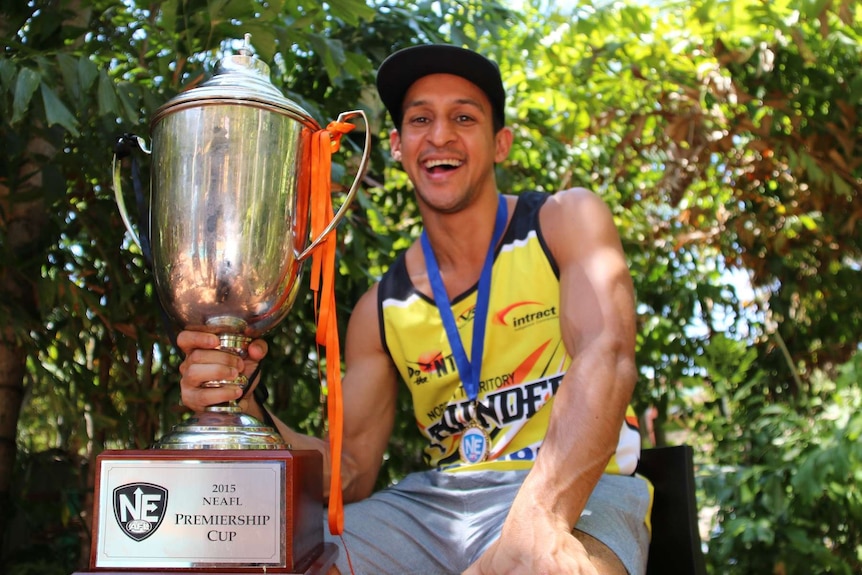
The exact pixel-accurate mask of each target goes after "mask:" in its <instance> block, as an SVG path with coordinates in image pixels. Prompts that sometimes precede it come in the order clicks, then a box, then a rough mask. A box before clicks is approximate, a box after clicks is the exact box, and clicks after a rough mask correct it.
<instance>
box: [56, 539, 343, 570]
mask: <svg viewBox="0 0 862 575" xmlns="http://www.w3.org/2000/svg"><path fill="white" fill-rule="evenodd" d="M337 555H338V547H336V546H335V543H324V544H323V552H322V553H321V554H320V555H318V556H317V557H316V558H315V559H314V561H313V562H312V563H311V564H310V565H308V567H306V568H303V567H302V566H300V567H299V570H298V571H293V572H291V573H289V574H287V575H326V574H327V573H329V570H330V569H331V568H332V567H333V566H334V565H335V558H336V557H337ZM243 571H246V572H248V571H247V570H245V569H244V570H243ZM255 572H256V573H264V572H265V571H264V570H263V569H259V570H257V571H255ZM72 575H177V571H158V570H155V571H140V570H139V571H77V572H75V573H73V574H72ZM183 575H237V571H195V570H190V571H184V572H183Z"/></svg>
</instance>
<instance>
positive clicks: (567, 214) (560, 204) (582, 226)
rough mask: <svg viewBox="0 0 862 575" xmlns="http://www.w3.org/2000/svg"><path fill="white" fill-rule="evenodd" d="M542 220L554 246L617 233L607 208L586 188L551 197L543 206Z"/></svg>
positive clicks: (559, 193)
mask: <svg viewBox="0 0 862 575" xmlns="http://www.w3.org/2000/svg"><path fill="white" fill-rule="evenodd" d="M539 217H540V219H541V224H542V232H543V234H544V235H545V238H546V239H547V240H548V242H549V243H550V244H552V245H553V244H554V243H556V242H565V241H572V240H573V239H575V238H579V237H583V236H584V235H590V236H593V235H595V234H597V233H598V234H600V235H602V234H604V233H607V232H609V231H614V232H615V227H614V223H613V217H612V215H611V212H610V209H609V208H608V206H607V204H606V203H605V201H604V200H603V199H602V198H601V197H600V196H599V195H598V194H596V193H595V192H593V191H591V190H588V189H586V188H570V189H567V190H563V191H560V192H557V193H555V194H553V195H551V197H550V198H548V201H547V202H545V205H544V206H542V211H541V212H540V215H539Z"/></svg>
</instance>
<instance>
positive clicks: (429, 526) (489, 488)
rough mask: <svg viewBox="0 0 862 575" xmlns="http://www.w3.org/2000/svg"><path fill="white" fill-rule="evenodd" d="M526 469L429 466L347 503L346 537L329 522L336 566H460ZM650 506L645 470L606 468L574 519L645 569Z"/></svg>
mask: <svg viewBox="0 0 862 575" xmlns="http://www.w3.org/2000/svg"><path fill="white" fill-rule="evenodd" d="M526 475H527V471H505V472H500V471H479V472H460V473H444V472H440V471H425V472H419V473H413V474H411V475H408V476H407V477H405V478H404V479H403V480H402V481H400V482H399V483H398V484H397V485H393V486H391V487H388V488H386V489H384V490H382V491H379V492H377V493H375V494H374V495H372V496H371V497H369V498H368V499H365V500H363V501H359V502H357V503H351V504H349V505H346V506H345V509H344V534H343V538H344V542H342V540H341V538H339V537H337V536H332V535H330V534H329V528H328V526H324V533H325V536H326V540H327V541H331V542H333V543H336V544H337V545H338V547H339V550H338V560H337V566H338V570H339V571H340V572H341V573H342V575H349V574H350V573H351V569H350V566H352V568H353V571H352V572H353V573H355V575H444V574H445V575H449V574H459V573H461V572H462V571H464V570H465V569H466V568H467V567H469V566H470V564H472V563H473V561H475V560H476V559H478V558H479V556H480V555H481V554H482V553H483V552H484V551H485V550H486V549H487V548H488V547H489V546H490V545H491V543H493V542H494V541H495V540H496V539H497V536H498V535H499V533H500V529H501V527H502V525H503V521H504V520H505V518H506V514H507V513H508V511H509V507H510V505H511V503H512V500H513V499H514V497H515V494H516V493H517V492H518V488H519V487H520V486H521V482H522V481H523V479H524V477H526ZM649 508H650V493H649V488H648V485H647V482H646V481H645V480H644V479H643V478H640V477H628V476H620V475H604V476H602V478H601V480H600V481H599V483H598V485H597V486H596V488H595V489H594V490H593V493H592V495H591V496H590V499H589V501H588V502H587V506H586V508H585V509H584V512H583V513H582V514H581V518H580V520H579V521H578V524H577V525H576V526H575V527H576V529H579V530H581V531H584V532H586V533H588V534H590V535H592V536H593V537H595V538H596V539H598V540H599V541H601V542H602V543H604V544H605V545H607V546H608V547H610V549H611V550H612V551H613V552H614V553H615V554H616V555H617V557H619V558H620V560H621V561H622V563H623V565H625V567H626V569H627V570H628V572H629V573H630V574H631V575H641V574H643V573H644V572H645V570H646V559H647V548H648V546H649V533H648V531H647V527H646V524H645V518H646V517H647V515H648V513H649ZM345 543H346V547H347V549H346V552H345ZM348 556H349V560H350V564H348Z"/></svg>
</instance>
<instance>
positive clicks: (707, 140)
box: [0, 0, 862, 574]
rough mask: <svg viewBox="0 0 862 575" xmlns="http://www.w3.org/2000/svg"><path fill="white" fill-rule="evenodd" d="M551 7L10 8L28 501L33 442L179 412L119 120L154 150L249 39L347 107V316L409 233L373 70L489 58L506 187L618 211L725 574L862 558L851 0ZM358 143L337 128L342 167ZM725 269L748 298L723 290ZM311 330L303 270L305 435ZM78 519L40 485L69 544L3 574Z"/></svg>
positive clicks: (296, 407) (324, 97) (300, 333)
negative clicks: (173, 104)
mask: <svg viewBox="0 0 862 575" xmlns="http://www.w3.org/2000/svg"><path fill="white" fill-rule="evenodd" d="M566 5H567V8H565V9H562V8H558V7H554V6H552V5H549V4H548V3H546V2H544V1H542V0H533V1H532V2H524V3H520V4H519V5H518V9H517V10H513V9H511V8H509V7H508V4H504V3H497V2H479V1H477V0H460V1H458V0H446V1H442V2H441V1H423V2H410V3H402V2H396V3H384V2H376V1H374V2H363V1H361V0H338V1H336V2H326V3H319V2H318V3H315V2H302V1H298V0H276V1H270V2H260V1H257V0H218V1H212V0H208V1H204V0H168V1H165V2H160V3H142V2H129V1H120V0H79V1H78V2H59V3H57V2H43V1H41V0H33V1H30V2H12V3H9V2H7V3H4V5H3V7H2V10H0V11H2V12H3V18H0V32H2V34H0V38H2V40H0V42H2V48H3V50H2V53H0V146H2V149H3V150H4V154H2V155H0V292H2V297H0V325H2V326H9V329H10V330H11V331H12V333H13V335H14V337H13V338H12V340H13V341H14V342H15V345H16V346H18V348H16V349H20V350H21V357H24V358H25V361H26V367H27V369H26V376H25V380H24V382H23V384H24V392H25V403H24V409H23V412H22V416H21V424H20V425H19V427H18V433H17V436H16V441H17V445H18V449H19V454H20V455H21V457H22V461H21V462H20V465H19V472H18V475H17V477H18V478H19V481H18V483H17V484H16V486H17V488H18V489H19V491H18V492H17V493H25V492H24V491H20V490H26V488H27V486H28V484H29V483H28V482H29V481H30V477H31V476H30V475H28V471H27V469H28V466H30V465H36V463H37V462H38V461H39V458H40V457H41V455H40V453H42V452H46V451H49V450H52V449H55V448H59V449H60V450H62V451H63V453H64V456H65V457H67V458H68V459H69V460H70V461H77V458H78V457H82V458H84V460H85V462H86V460H92V458H93V457H94V456H95V455H96V454H97V453H99V452H100V451H101V450H102V449H104V448H106V447H145V446H147V445H149V444H151V443H152V441H153V440H154V439H155V438H157V437H159V436H160V435H162V434H163V433H165V432H166V431H167V430H168V429H169V428H170V426H171V425H173V423H175V422H176V421H177V420H178V419H179V418H180V417H182V415H183V414H182V413H181V412H180V411H179V409H178V408H177V407H176V405H177V399H178V385H177V381H178V374H177V365H178V363H179V361H180V358H179V356H178V354H177V353H176V350H174V349H173V348H172V345H171V342H170V338H169V337H168V332H169V329H168V327H167V326H166V325H165V324H164V323H163V320H162V318H161V317H160V314H159V310H158V306H157V305H156V301H155V296H154V290H153V286H152V282H151V273H150V271H149V269H148V268H147V265H146V263H145V262H144V259H143V256H142V254H141V253H140V250H139V249H138V248H137V247H136V246H135V245H134V244H132V243H131V242H130V241H129V240H128V239H127V237H126V234H125V232H124V229H123V225H122V223H121V222H120V218H119V217H118V214H117V210H116V207H115V205H114V201H113V198H112V189H111V188H112V183H111V181H110V162H111V156H112V150H113V147H114V145H115V143H116V140H117V137H118V136H119V135H120V134H122V133H134V134H138V135H140V136H142V137H145V138H146V137H147V136H148V130H149V126H148V123H149V120H150V118H152V117H153V114H154V112H155V110H156V109H157V108H158V107H159V106H160V105H162V104H163V103H164V102H166V101H167V100H168V99H170V98H171V97H172V96H174V95H176V94H177V93H179V92H180V91H182V90H184V89H188V88H191V87H194V86H196V85H198V84H199V83H200V82H202V81H203V80H204V79H205V78H207V77H208V76H209V74H211V72H212V66H213V64H214V62H216V61H217V60H218V58H219V57H220V56H222V55H223V54H224V53H225V52H228V51H235V50H236V48H237V46H238V41H240V40H241V39H242V37H243V35H244V34H245V33H251V34H252V45H253V47H254V50H255V51H256V53H257V54H258V55H259V57H260V58H261V59H263V60H264V61H265V62H267V63H268V64H270V66H271V69H272V72H273V82H274V83H275V84H276V85H277V86H278V87H279V88H280V89H281V90H282V91H283V92H284V93H285V94H286V95H287V96H288V97H290V98H291V99H293V100H295V101H296V102H297V103H298V104H300V105H301V106H302V107H303V108H304V109H306V110H307V111H308V112H309V113H310V114H311V115H312V116H313V117H314V119H315V120H317V121H318V122H319V123H320V124H321V125H325V124H326V123H328V122H329V121H330V120H333V119H335V118H336V117H337V115H338V114H339V113H341V112H343V111H348V110H353V109H356V108H361V109H363V110H365V111H366V112H367V113H368V114H369V119H370V124H371V126H370V128H369V129H370V131H371V133H372V138H373V143H372V152H371V169H370V171H369V173H368V175H367V177H366V179H365V182H364V186H363V190H362V192H361V193H360V195H359V198H358V201H357V203H356V205H355V206H354V207H352V208H351V210H350V212H349V215H348V218H347V220H348V221H347V222H345V223H344V224H343V225H342V226H340V228H339V230H338V239H339V246H338V261H339V278H338V281H337V301H338V304H339V322H340V325H341V328H342V333H343V329H344V324H345V323H346V320H347V318H348V317H349V314H350V310H351V307H352V305H353V302H355V301H356V300H357V299H358V297H359V296H360V295H361V294H362V293H363V292H364V291H365V290H366V289H367V287H368V286H369V285H370V284H371V283H372V282H373V281H374V280H375V279H377V278H378V277H379V276H380V274H382V273H383V271H384V270H385V269H386V267H387V266H388V264H389V262H390V261H392V259H393V258H394V257H395V255H396V254H397V253H398V252H399V251H401V250H403V249H404V248H406V247H407V245H409V242H410V241H412V239H413V238H415V237H416V236H417V234H418V230H419V229H420V221H419V219H418V212H417V210H416V206H415V202H414V201H413V194H412V190H411V189H410V186H409V183H408V182H407V179H406V177H405V175H404V174H403V172H401V171H400V170H398V169H397V168H396V167H395V166H394V165H393V163H392V162H391V160H390V159H389V157H388V150H387V144H386V141H387V133H388V129H389V119H388V118H387V117H386V116H385V114H384V112H383V109H382V106H381V105H380V103H379V102H378V100H377V98H376V95H375V92H374V90H373V79H374V70H375V69H376V67H377V66H378V65H379V63H380V62H381V61H382V59H383V58H384V57H386V56H387V55H388V54H389V53H391V52H392V50H394V49H396V48H400V47H404V46H407V45H411V44H414V43H417V42H446V41H451V42H454V43H458V44H464V45H467V46H470V47H475V48H479V49H480V50H482V51H483V52H485V53H487V54H488V55H490V56H492V57H494V58H495V59H496V60H497V61H498V62H499V63H500V66H501V69H502V71H503V76H504V79H505V83H506V87H507V93H508V96H509V109H508V117H507V122H508V125H509V126H511V128H512V129H513V131H514V132H515V136H516V138H515V146H514V148H513V150H512V154H511V156H510V159H509V160H508V161H507V162H506V163H504V164H503V165H501V166H499V167H498V178H499V182H500V187H501V190H503V191H507V192H509V191H511V192H514V193H517V192H520V191H523V190H527V189H539V190H546V191H549V192H553V191H556V190H559V189H563V188H567V187H571V186H584V187H588V188H591V189H593V190H595V191H596V192H597V193H599V194H600V195H601V196H602V197H603V198H604V199H605V201H606V202H607V203H608V205H609V206H610V207H611V209H612V211H613V213H614V216H615V219H616V222H617V224H618V227H619V229H620V233H621V236H622V240H623V244H624V247H625V250H626V253H627V255H628V258H629V262H630V266H631V270H632V275H633V278H634V282H635V286H636V290H637V299H638V322H639V324H638V326H639V330H638V333H639V335H638V338H639V339H638V350H637V354H638V357H637V359H638V364H639V366H640V373H641V384H640V385H639V386H638V389H637V392H636V397H635V404H636V407H637V408H638V410H639V411H642V410H644V409H646V408H647V407H649V406H655V407H657V408H658V411H659V418H658V421H657V424H658V425H657V430H656V431H657V435H656V439H657V441H659V442H662V441H666V440H667V437H675V438H676V437H682V440H686V441H692V442H698V443H700V444H702V445H701V447H702V448H703V449H702V450H701V451H700V452H699V453H700V459H701V460H700V461H699V463H700V464H701V469H702V470H703V472H702V475H703V493H704V497H705V502H708V503H711V504H715V505H716V506H717V509H718V513H717V515H716V521H717V523H716V524H715V526H714V527H715V529H714V535H713V537H712V539H711V540H710V541H709V544H710V545H709V549H710V552H709V561H710V563H711V568H712V570H713V572H715V573H722V574H723V573H761V572H764V573H769V572H785V573H797V572H803V571H800V570H802V569H805V571H804V572H812V573H813V572H824V573H825V572H836V573H851V572H858V571H859V570H860V553H862V552H860V549H862V542H860V534H859V531H858V527H856V526H857V525H860V524H862V522H861V521H862V517H860V514H862V512H860V503H859V491H858V488H857V487H856V485H857V484H858V483H859V481H858V480H859V479H860V477H859V476H858V475H859V471H858V469H860V468H862V466H860V462H859V458H860V454H859V448H858V447H857V444H858V443H859V442H858V436H859V431H860V427H862V422H860V418H859V416H858V415H856V412H858V411H859V407H860V406H859V402H860V399H859V391H858V388H859V386H858V381H859V374H860V365H859V362H860V359H859V354H858V352H857V350H858V349H859V335H860V334H862V315H860V314H862V305H860V301H859V290H858V288H857V286H858V285H859V283H860V273H862V272H860V269H862V268H860V261H862V253H860V247H862V246H860V238H862V234H860V233H859V232H860V230H859V225H860V223H859V222H860V216H862V204H860V202H862V194H860V191H862V147H860V133H859V130H858V123H859V122H858V120H859V118H860V115H862V114H860V113H862V98H860V96H862V72H860V67H859V65H858V64H859V62H860V58H862V48H860V46H862V42H860V40H862V37H860V36H862V11H860V8H859V6H857V5H856V3H854V2H852V1H851V0H835V1H834V2H823V1H806V2H801V3H800V2H793V1H791V0H776V1H772V2H759V1H752V0H697V1H695V2H677V1H673V0H669V1H667V2H664V3H656V2H647V3H643V2H637V3H635V2H628V3H627V2H607V3H595V2H590V1H587V0H583V1H578V2H570V3H567V4H566ZM361 145H362V135H361V134H360V135H358V136H357V135H354V134H351V135H350V136H348V137H347V138H345V140H344V142H343V146H342V150H341V151H340V152H339V153H338V154H336V157H335V158H334V159H335V161H336V164H337V165H336V166H334V179H335V180H336V181H337V182H347V181H349V179H350V178H351V174H352V173H353V171H354V170H355V169H356V164H357V159H358V154H359V153H361V151H362V150H361ZM139 160H140V162H141V163H142V171H143V174H144V176H146V173H147V158H145V157H141V158H139ZM126 168H128V166H126ZM124 173H125V174H126V177H128V169H126V170H125V172H124ZM144 184H145V185H146V182H144ZM128 191H129V190H127V192H128ZM337 199H340V195H339V198H337ZM127 203H128V204H129V205H134V203H133V201H132V197H131V194H129V197H128V199H127ZM731 272H736V275H735V276H734V277H746V278H750V280H751V281H752V283H753V288H754V292H753V295H752V296H749V295H747V294H746V292H745V291H742V290H740V291H739V292H738V291H737V289H736V287H735V286H734V285H726V284H727V283H728V279H727V278H728V277H729V276H728V274H730V273H731ZM314 329H315V328H314V313H313V308H312V302H311V297H310V295H309V294H308V290H307V288H306V287H305V285H304V282H303V287H302V288H301V291H300V293H299V296H298V298H297V303H296V304H295V306H294V309H292V310H291V312H290V314H289V316H288V319H287V320H286V321H285V322H284V323H283V324H282V325H281V326H280V327H279V329H277V330H276V331H274V332H273V333H272V334H269V335H268V336H267V339H268V340H269V343H270V350H271V352H270V356H269V357H268V359H267V361H266V363H265V365H264V376H265V379H266V382H267V384H268V387H269V390H270V394H271V406H272V408H273V409H274V410H275V411H276V412H277V413H278V414H279V415H280V416H282V417H283V418H284V419H285V420H286V421H288V422H289V423H290V424H291V425H293V426H295V427H296V428H298V429H300V430H303V431H307V432H309V433H314V434H319V433H321V432H322V431H323V430H324V428H325V425H326V417H325V413H324V411H323V409H322V406H321V404H320V398H319V393H320V392H319V389H320V381H319V379H320V372H319V368H320V367H321V366H319V365H318V361H317V350H316V349H315V346H314V343H313V334H314ZM0 343H2V344H6V343H7V339H6V338H0ZM854 353H856V355H855V356H854V359H853V360H852V361H851V362H850V363H846V366H845V367H844V368H842V370H841V371H839V369H838V368H837V367H836V366H839V365H843V364H845V362H847V361H848V358H850V357H851V356H852V355H853V354H854ZM322 367H323V368H325V367H326V366H325V365H324V366H322ZM408 404H409V402H408V398H407V397H406V395H402V397H400V398H399V411H400V412H401V413H403V414H404V416H403V417H402V418H400V419H399V420H398V422H397V423H396V431H395V434H394V438H393V441H392V443H391V445H390V449H389V451H388V453H387V455H386V461H385V462H384V467H383V470H382V472H381V475H380V478H379V484H380V485H383V484H385V483H387V482H389V481H391V480H393V479H397V478H399V477H401V476H402V475H403V474H404V473H406V472H408V471H410V470H412V469H416V468H417V467H418V466H420V465H421V461H420V458H421V454H420V447H419V445H420V443H419V440H418V438H417V437H416V432H415V429H414V427H415V426H414V425H413V422H412V421H411V418H410V416H409V413H410V410H409V407H408ZM673 433H678V434H682V435H671V434H673ZM75 469H76V470H77V469H78V467H77V464H75ZM82 473H86V471H82ZM25 494H26V493H25ZM22 501H23V500H22ZM85 508H86V505H83V506H82V504H81V503H80V502H79V501H76V500H75V498H74V497H60V498H59V499H56V500H55V501H54V509H55V510H58V513H59V515H60V516H61V517H62V520H61V521H60V524H61V525H62V530H63V531H62V532H63V534H64V535H63V536H62V537H61V536H55V537H50V536H46V537H43V540H44V541H48V542H49V543H50V544H49V545H48V546H47V547H45V546H40V547H34V548H33V549H31V551H30V552H29V554H28V555H27V556H26V557H24V556H18V557H17V559H16V561H17V563H16V565H17V567H16V569H18V571H17V572H18V573H29V572H35V571H37V570H39V571H40V572H45V571H47V570H51V569H57V567H56V565H57V564H56V563H51V564H48V562H46V561H45V560H44V557H45V556H48V555H50V556H55V557H62V558H63V559H62V562H63V566H62V567H60V568H59V570H63V571H64V572H68V571H69V570H70V568H69V562H74V560H75V556H76V555H78V559H80V554H79V553H78V551H77V550H76V549H75V548H74V544H73V543H70V542H69V541H67V539H66V538H65V535H66V534H68V533H76V534H83V533H86V528H85V527H84V526H83V521H82V520H81V519H80V518H81V517H82V516H83V515H84V514H85V511H82V509H85ZM16 509H19V510H24V506H23V505H22V506H20V507H17V508H16ZM34 517H35V513H34ZM34 521H35V520H34ZM45 521H46V523H48V524H51V525H52V527H51V529H54V527H53V524H52V523H51V520H50V519H46V520H45ZM76 529H77V531H76ZM40 533H49V534H56V533H57V532H56V531H51V530H50V529H49V530H48V531H42V532H40ZM71 539H76V537H71ZM39 545H42V543H40V544H39ZM67 559H68V561H67ZM812 566H815V567H812ZM811 569H813V570H811ZM818 569H819V570H820V571H818Z"/></svg>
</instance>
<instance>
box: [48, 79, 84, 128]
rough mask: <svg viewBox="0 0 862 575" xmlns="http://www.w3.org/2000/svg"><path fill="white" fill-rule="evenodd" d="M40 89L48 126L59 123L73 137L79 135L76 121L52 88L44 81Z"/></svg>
mask: <svg viewBox="0 0 862 575" xmlns="http://www.w3.org/2000/svg"><path fill="white" fill-rule="evenodd" d="M40 88H41V90H42V103H43V104H44V105H45V119H46V120H47V121H48V125H49V126H53V125H54V124H59V125H61V126H63V127H64V128H65V129H66V130H67V131H68V132H69V133H70V134H72V135H73V136H75V137H78V136H80V135H81V133H80V132H79V131H78V121H77V120H76V119H75V116H73V115H72V113H71V112H70V111H69V108H67V107H66V105H65V104H64V103H63V102H62V101H61V100H60V98H58V97H57V94H56V93H54V90H52V89H51V88H50V86H48V85H47V84H45V83H42V85H41V86H40Z"/></svg>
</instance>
